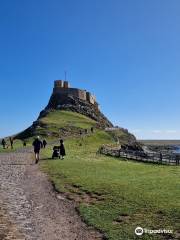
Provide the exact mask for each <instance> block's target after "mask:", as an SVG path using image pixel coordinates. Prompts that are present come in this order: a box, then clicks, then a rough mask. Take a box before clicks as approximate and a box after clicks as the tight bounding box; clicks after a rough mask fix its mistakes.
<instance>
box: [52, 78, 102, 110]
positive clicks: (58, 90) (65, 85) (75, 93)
mask: <svg viewBox="0 0 180 240" xmlns="http://www.w3.org/2000/svg"><path fill="white" fill-rule="evenodd" d="M53 95H56V96H57V95H58V96H59V98H61V99H65V98H66V97H69V96H72V97H76V98H78V99H80V100H83V101H86V102H88V103H90V104H92V105H94V107H96V108H97V109H98V103H97V102H96V97H95V96H94V95H92V94H91V93H90V92H87V91H86V90H81V89H78V88H71V87H70V84H69V82H68V81H63V80H55V81H54V88H53Z"/></svg>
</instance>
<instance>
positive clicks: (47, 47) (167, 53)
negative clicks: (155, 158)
mask: <svg viewBox="0 0 180 240" xmlns="http://www.w3.org/2000/svg"><path fill="white" fill-rule="evenodd" d="M179 13H180V1H179V0H173V1H170V0H137V1H135V0H51V1H50V0H31V1H24V0H16V1H14V0H1V1H0V109H1V115H0V116H1V118H0V136H1V137H2V136H6V135H9V134H13V133H17V132H19V131H21V130H23V129H24V128H26V127H28V126H29V125H30V124H31V123H32V121H34V120H35V119H36V118H37V116H38V113H39V112H40V110H42V109H43V108H44V107H45V106H46V105H47V103H48V100H49V97H50V95H51V92H52V87H53V81H54V80H55V79H62V78H64V70H67V71H68V80H69V81H70V83H71V85H72V86H73V87H79V88H82V89H87V90H90V91H91V92H93V93H94V94H95V95H96V96H97V100H98V102H99V103H100V105H101V110H102V111H103V112H104V113H105V114H106V115H107V116H108V117H109V118H110V120H111V121H112V122H113V123H115V124H116V125H120V126H122V127H125V128H128V129H129V130H130V131H132V132H134V133H135V135H136V136H137V137H138V138H146V139H150V138H151V139H152V138H153V139H158V138H159V139H161V138H162V139H163V138H166V139H175V138H176V139H180V107H179V100H180V14H179Z"/></svg>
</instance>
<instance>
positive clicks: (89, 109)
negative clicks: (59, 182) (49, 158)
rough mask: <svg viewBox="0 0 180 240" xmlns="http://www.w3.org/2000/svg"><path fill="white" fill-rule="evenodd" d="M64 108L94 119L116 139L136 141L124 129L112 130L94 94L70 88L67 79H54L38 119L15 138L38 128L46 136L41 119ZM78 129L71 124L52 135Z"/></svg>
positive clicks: (97, 125) (32, 132) (33, 133)
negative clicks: (50, 93) (46, 103)
mask: <svg viewBox="0 0 180 240" xmlns="http://www.w3.org/2000/svg"><path fill="white" fill-rule="evenodd" d="M64 110H65V111H70V112H76V113H79V114H82V115H84V116H86V117H88V118H90V119H92V120H94V121H95V122H96V128H99V129H104V130H107V131H109V133H110V134H113V136H115V139H117V141H118V139H121V140H122V141H121V142H126V143H127V142H128V143H129V144H131V143H132V142H135V141H136V139H135V137H134V136H133V135H131V134H130V133H128V131H127V130H126V129H123V128H119V129H118V131H117V128H115V130H116V131H114V126H113V124H112V123H111V122H110V121H109V120H108V119H107V117H105V115H104V114H103V113H102V112H101V111H100V108H99V104H98V103H97V101H96V97H95V96H94V95H92V94H91V93H90V92H87V91H86V90H81V89H78V88H71V87H70V85H69V83H68V82H67V81H62V80H56V81H54V88H53V92H52V95H51V97H50V100H49V102H48V105H47V106H46V107H45V109H44V110H43V111H41V112H40V115H39V117H38V119H37V120H36V121H35V122H33V124H32V126H30V127H29V128H27V129H26V130H24V131H23V132H21V133H19V134H18V135H17V136H16V138H20V139H25V138H29V137H33V136H34V135H37V134H38V129H44V130H43V131H41V133H43V135H44V136H46V134H47V135H48V131H47V126H46V125H44V123H43V121H42V120H43V119H44V118H45V117H48V115H49V114H50V113H51V112H53V111H58V112H61V111H64ZM79 130H80V129H78V128H76V129H75V128H74V127H73V126H70V127H69V126H68V127H66V129H58V133H54V136H58V134H59V132H60V133H62V135H66V134H67V135H68V133H67V132H69V135H71V134H74V133H76V134H77V133H79ZM111 130H112V131H111ZM41 135H42V134H41Z"/></svg>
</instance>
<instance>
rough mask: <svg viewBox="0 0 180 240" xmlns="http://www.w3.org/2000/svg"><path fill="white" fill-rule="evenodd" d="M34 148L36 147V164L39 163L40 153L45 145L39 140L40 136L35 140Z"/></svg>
mask: <svg viewBox="0 0 180 240" xmlns="http://www.w3.org/2000/svg"><path fill="white" fill-rule="evenodd" d="M32 145H33V147H34V153H35V160H36V162H35V163H38V162H39V153H40V149H41V148H42V147H43V144H42V142H41V140H40V138H39V136H38V137H37V138H36V139H35V140H34V142H33V144H32Z"/></svg>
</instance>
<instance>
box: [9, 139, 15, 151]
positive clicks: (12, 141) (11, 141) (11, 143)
mask: <svg viewBox="0 0 180 240" xmlns="http://www.w3.org/2000/svg"><path fill="white" fill-rule="evenodd" d="M9 141H10V145H11V149H13V143H14V140H13V138H11V137H10V138H9Z"/></svg>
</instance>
